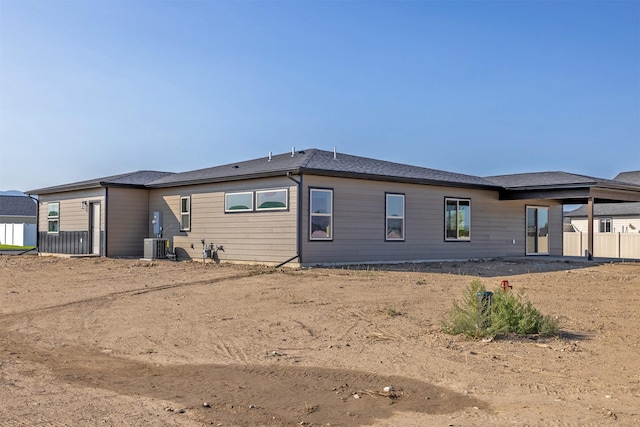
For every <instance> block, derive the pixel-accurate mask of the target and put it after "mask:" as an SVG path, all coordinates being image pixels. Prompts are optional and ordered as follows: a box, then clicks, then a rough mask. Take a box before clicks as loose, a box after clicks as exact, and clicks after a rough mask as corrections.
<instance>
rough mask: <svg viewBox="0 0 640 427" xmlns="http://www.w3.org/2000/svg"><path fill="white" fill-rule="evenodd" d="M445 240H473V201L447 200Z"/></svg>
mask: <svg viewBox="0 0 640 427" xmlns="http://www.w3.org/2000/svg"><path fill="white" fill-rule="evenodd" d="M444 221H445V226H444V228H445V240H471V200H465V199H446V200H445V220H444Z"/></svg>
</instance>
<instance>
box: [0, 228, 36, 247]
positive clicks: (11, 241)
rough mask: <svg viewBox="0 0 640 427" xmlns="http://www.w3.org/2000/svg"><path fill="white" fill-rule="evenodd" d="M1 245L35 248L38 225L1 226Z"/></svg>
mask: <svg viewBox="0 0 640 427" xmlns="http://www.w3.org/2000/svg"><path fill="white" fill-rule="evenodd" d="M0 244H3V245H15V246H35V245H36V225H35V224H0Z"/></svg>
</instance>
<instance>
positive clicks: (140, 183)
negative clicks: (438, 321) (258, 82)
mask: <svg viewBox="0 0 640 427" xmlns="http://www.w3.org/2000/svg"><path fill="white" fill-rule="evenodd" d="M29 193H30V194H37V195H38V196H39V201H40V202H39V212H40V221H39V230H40V231H39V233H40V248H39V249H40V252H41V253H78V254H87V253H88V254H91V253H93V254H99V255H104V256H109V257H124V256H131V257H140V256H142V255H143V250H144V248H143V241H144V239H145V238H148V237H160V236H162V237H163V238H166V239H168V241H169V242H170V244H171V246H172V247H173V248H174V249H175V252H176V254H177V255H178V257H179V258H180V259H188V258H192V259H200V258H202V257H203V249H205V245H212V244H213V245H215V247H216V248H218V247H222V248H223V252H222V251H220V252H218V256H219V257H220V258H221V259H222V260H224V261H233V262H258V263H268V264H283V263H287V262H294V261H295V263H297V264H301V265H316V264H340V263H373V262H404V261H421V260H436V259H439V260H444V259H474V258H488V257H507V256H524V255H557V256H562V253H563V236H562V221H563V218H562V206H563V203H580V202H582V201H586V200H596V199H597V200H614V201H625V200H634V201H640V186H638V185H634V184H629V183H621V182H617V181H613V180H602V179H598V178H590V177H584V176H582V175H573V174H567V173H560V172H555V173H553V172H552V173H537V174H519V175H505V176H494V177H485V178H482V177H476V176H471V175H464V174H459V173H452V172H445V171H440V170H435V169H429V168H423V167H418V166H411V165H406V164H398V163H392V162H388V161H383V160H377V159H372V158H366V157H358V156H353V155H347V154H342V153H337V152H335V150H334V151H333V152H331V151H324V150H318V149H309V150H302V151H295V150H292V151H291V153H284V154H279V155H274V156H272V155H271V154H269V156H265V157H263V158H259V159H254V160H248V161H243V162H239V163H232V164H228V165H222V166H216V167H212V168H206V169H200V170H194V171H189V172H183V173H168V172H152V171H142V172H134V173H131V174H124V175H116V176H114V177H109V178H102V179H96V180H91V181H84V182H80V183H72V184H65V185H59V186H56V187H48V188H43V189H37V190H31V191H29ZM207 247H210V246H207Z"/></svg>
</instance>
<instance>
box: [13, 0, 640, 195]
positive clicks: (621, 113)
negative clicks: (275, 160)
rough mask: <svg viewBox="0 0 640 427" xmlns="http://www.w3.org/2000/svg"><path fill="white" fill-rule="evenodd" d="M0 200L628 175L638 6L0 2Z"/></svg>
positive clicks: (636, 112)
mask: <svg viewBox="0 0 640 427" xmlns="http://www.w3.org/2000/svg"><path fill="white" fill-rule="evenodd" d="M0 22H1V23H2V24H0V190H11V189H18V190H30V189H35V188H41V187H46V186H51V185H57V184H63V183H69V182H74V181H80V180H84V179H91V178H97V177H101V176H108V175H114V174H118V173H124V172H129V171H135V170H142V169H151V170H163V171H174V172H180V171H185V170H192V169H198V168H204V167H209V166H215V165H219V164H225V163H230V162H235V161H240V160H246V159H252V158H256V157H260V156H267V154H268V152H269V151H272V152H274V153H281V152H287V151H290V150H291V147H292V146H295V147H296V148H297V149H303V148H320V149H326V150H332V149H333V147H334V146H336V147H337V150H338V152H343V153H349V154H355V155H362V156H369V157H374V158H379V159H385V160H390V161H396V162H402V163H409V164H415V165H419V166H425V167H430V168H434V169H443V170H448V171H452V172H460V173H467V174H471V175H478V176H487V175H498V174H508V173H519V172H534V171H550V170H564V171H567V172H573V173H580V174H585V175H591V176H597V177H602V178H613V177H614V176H615V175H616V174H617V173H618V172H621V171H628V170H639V169H640V2H639V1H472V2H465V1H393V2H391V1H344V2H342V1H266V2H257V1H242V2H237V1H234V2H230V1H38V0H31V1H7V0H0Z"/></svg>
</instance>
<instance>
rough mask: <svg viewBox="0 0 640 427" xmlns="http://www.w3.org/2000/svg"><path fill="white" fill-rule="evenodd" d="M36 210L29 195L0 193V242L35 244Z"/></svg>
mask: <svg viewBox="0 0 640 427" xmlns="http://www.w3.org/2000/svg"><path fill="white" fill-rule="evenodd" d="M37 210H38V209H37V206H36V203H35V201H34V200H32V199H31V198H30V197H26V196H5V195H0V244H4V245H15V246H35V245H36V213H37Z"/></svg>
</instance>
